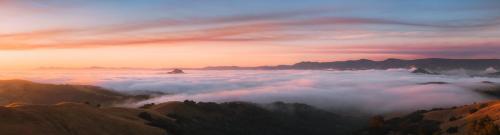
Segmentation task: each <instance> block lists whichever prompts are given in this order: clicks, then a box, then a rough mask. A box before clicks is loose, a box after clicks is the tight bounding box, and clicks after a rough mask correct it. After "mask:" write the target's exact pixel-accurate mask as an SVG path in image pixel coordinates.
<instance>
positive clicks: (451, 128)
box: [446, 127, 458, 134]
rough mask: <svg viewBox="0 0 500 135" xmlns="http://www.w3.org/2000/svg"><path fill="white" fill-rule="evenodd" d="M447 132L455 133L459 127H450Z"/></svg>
mask: <svg viewBox="0 0 500 135" xmlns="http://www.w3.org/2000/svg"><path fill="white" fill-rule="evenodd" d="M446 132H447V133H449V134H453V133H457V132H458V127H450V128H448V129H447V130H446Z"/></svg>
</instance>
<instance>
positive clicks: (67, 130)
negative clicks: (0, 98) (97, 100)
mask: <svg viewBox="0 0 500 135" xmlns="http://www.w3.org/2000/svg"><path fill="white" fill-rule="evenodd" d="M141 112H144V110H139V109H126V108H97V107H94V106H90V105H86V104H79V103H60V104H57V105H20V104H12V105H9V106H7V107H0V116H1V117H0V134H2V135H165V134H166V132H165V130H163V129H160V128H156V127H153V126H149V125H147V124H146V123H147V121H145V120H143V119H141V118H140V117H138V115H139V114H140V113H141ZM150 114H151V115H153V116H154V117H157V119H162V120H163V121H168V120H169V119H168V118H166V117H164V116H161V115H155V114H156V113H150Z"/></svg>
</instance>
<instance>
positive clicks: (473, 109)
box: [469, 108, 479, 113]
mask: <svg viewBox="0 0 500 135" xmlns="http://www.w3.org/2000/svg"><path fill="white" fill-rule="evenodd" d="M478 110H479V109H477V108H472V109H470V110H469V113H475V112H477V111H478Z"/></svg>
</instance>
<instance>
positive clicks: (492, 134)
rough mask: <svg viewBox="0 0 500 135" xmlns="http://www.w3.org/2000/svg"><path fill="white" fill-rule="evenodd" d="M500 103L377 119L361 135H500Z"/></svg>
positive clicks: (417, 112)
mask: <svg viewBox="0 0 500 135" xmlns="http://www.w3.org/2000/svg"><path fill="white" fill-rule="evenodd" d="M499 127H500V101H495V102H489V103H481V104H472V105H465V106H459V107H452V108H445V109H441V108H437V109H433V110H428V111H427V110H422V111H416V112H414V113H411V114H409V115H406V116H404V117H400V118H393V119H389V120H384V119H383V118H381V117H374V118H372V120H371V122H370V128H369V129H367V130H366V131H364V132H362V133H361V134H371V135H382V134H396V135H397V134H415V135H420V134H421V135H426V134H439V135H441V134H443V135H499V134H500V129H499Z"/></svg>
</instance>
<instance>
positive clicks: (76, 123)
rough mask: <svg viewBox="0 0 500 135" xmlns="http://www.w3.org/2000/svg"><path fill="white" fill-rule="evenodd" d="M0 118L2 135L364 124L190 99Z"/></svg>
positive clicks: (233, 131)
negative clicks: (147, 104)
mask: <svg viewBox="0 0 500 135" xmlns="http://www.w3.org/2000/svg"><path fill="white" fill-rule="evenodd" d="M0 116H1V117H0V134H2V135H21V134H22V135H49V134H50V135H70V134H71V135H165V134H171V135H304V134H314V135H331V134H339V135H340V134H351V133H353V131H354V130H355V129H357V128H358V127H359V126H358V125H359V123H363V122H359V121H355V119H352V118H347V117H341V116H338V115H336V114H333V113H329V112H326V111H322V110H319V109H315V108H313V107H310V106H307V105H303V104H285V103H274V104H272V105H269V106H266V107H262V106H258V105H255V104H251V103H242V102H230V103H221V104H217V103H195V102H192V101H185V102H168V103H162V104H158V105H149V106H147V107H143V108H142V109H133V108H116V107H104V108H102V107H95V106H92V105H88V104H81V103H59V104H56V105H24V104H11V105H7V106H5V107H1V106H0Z"/></svg>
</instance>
